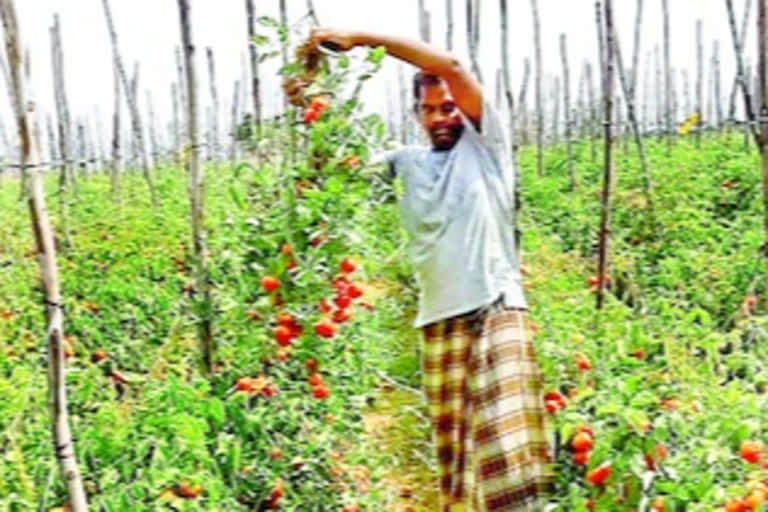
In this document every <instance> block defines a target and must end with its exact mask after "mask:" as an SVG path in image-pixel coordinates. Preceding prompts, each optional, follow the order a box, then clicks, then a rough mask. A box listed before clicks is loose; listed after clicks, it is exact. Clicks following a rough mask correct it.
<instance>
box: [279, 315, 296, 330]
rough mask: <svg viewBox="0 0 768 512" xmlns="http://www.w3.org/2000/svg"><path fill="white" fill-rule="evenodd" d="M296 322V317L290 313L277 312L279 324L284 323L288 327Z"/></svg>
mask: <svg viewBox="0 0 768 512" xmlns="http://www.w3.org/2000/svg"><path fill="white" fill-rule="evenodd" d="M295 323H296V319H295V318H294V317H293V315H292V314H290V313H278V314H277V325H284V326H286V327H291V326H293V325H294V324H295Z"/></svg>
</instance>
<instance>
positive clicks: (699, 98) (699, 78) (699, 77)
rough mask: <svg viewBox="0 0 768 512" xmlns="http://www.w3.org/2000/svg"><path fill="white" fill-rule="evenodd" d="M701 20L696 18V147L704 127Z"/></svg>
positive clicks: (698, 144) (698, 145) (699, 143)
mask: <svg viewBox="0 0 768 512" xmlns="http://www.w3.org/2000/svg"><path fill="white" fill-rule="evenodd" d="M702 41H703V36H702V27H701V20H696V112H697V113H698V114H699V122H698V123H696V147H697V148H700V147H701V132H702V129H703V128H704V122H703V117H704V116H703V110H702V108H703V106H704V45H703V43H702Z"/></svg>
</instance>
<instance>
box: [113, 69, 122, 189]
mask: <svg viewBox="0 0 768 512" xmlns="http://www.w3.org/2000/svg"><path fill="white" fill-rule="evenodd" d="M112 69H113V75H114V82H113V83H114V88H113V90H114V104H113V107H112V173H111V183H112V199H113V201H115V202H116V203H120V201H121V192H120V174H121V173H122V165H123V162H122V155H121V154H120V71H119V70H118V69H117V66H115V65H114V64H113V66H112Z"/></svg>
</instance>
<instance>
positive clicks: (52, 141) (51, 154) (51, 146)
mask: <svg viewBox="0 0 768 512" xmlns="http://www.w3.org/2000/svg"><path fill="white" fill-rule="evenodd" d="M45 133H46V135H47V137H48V158H49V162H51V167H53V166H54V165H56V162H58V161H59V152H58V151H57V150H56V135H55V133H54V130H53V119H52V118H51V114H45ZM3 135H4V134H3ZM3 139H4V137H3ZM5 142H6V141H3V143H5ZM5 147H8V146H7V145H6V146H5Z"/></svg>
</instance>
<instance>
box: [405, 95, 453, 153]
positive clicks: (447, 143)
mask: <svg viewBox="0 0 768 512" xmlns="http://www.w3.org/2000/svg"><path fill="white" fill-rule="evenodd" d="M417 109H418V111H417V113H416V114H417V115H418V117H419V122H420V123H421V126H422V127H423V128H424V129H425V130H426V131H427V133H428V134H429V137H430V139H432V146H433V147H434V148H435V149H436V150H438V151H447V150H449V149H451V148H452V147H453V146H454V145H455V144H456V142H457V141H458V140H459V137H460V136H461V134H462V132H463V131H464V122H463V121H462V118H461V116H460V114H459V108H458V107H457V106H456V103H454V101H453V96H451V92H450V90H449V89H448V87H447V86H446V84H445V82H443V81H442V80H441V81H440V82H439V83H437V84H434V85H422V86H421V97H420V98H419V102H418V104H417Z"/></svg>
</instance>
